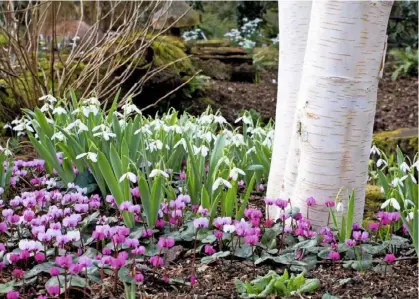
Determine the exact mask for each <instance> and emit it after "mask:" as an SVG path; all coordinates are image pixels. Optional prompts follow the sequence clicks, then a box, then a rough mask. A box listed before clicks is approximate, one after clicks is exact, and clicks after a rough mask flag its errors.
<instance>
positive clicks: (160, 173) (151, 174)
mask: <svg viewBox="0 0 419 299" xmlns="http://www.w3.org/2000/svg"><path fill="white" fill-rule="evenodd" d="M157 175H162V176H164V177H165V178H168V177H169V175H168V174H167V173H166V172H164V171H163V170H160V169H153V170H152V171H151V173H150V178H152V177H155V176H157Z"/></svg>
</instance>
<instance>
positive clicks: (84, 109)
mask: <svg viewBox="0 0 419 299" xmlns="http://www.w3.org/2000/svg"><path fill="white" fill-rule="evenodd" d="M81 110H82V112H83V114H84V116H86V117H89V114H90V113H93V115H95V116H96V115H97V114H98V113H99V108H98V107H97V106H95V105H89V106H84V107H82V108H81Z"/></svg>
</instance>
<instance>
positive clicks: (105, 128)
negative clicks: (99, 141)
mask: <svg viewBox="0 0 419 299" xmlns="http://www.w3.org/2000/svg"><path fill="white" fill-rule="evenodd" d="M99 130H101V131H108V130H110V128H109V127H108V126H106V125H104V124H100V125H98V126H96V127H94V128H93V129H92V132H96V131H99Z"/></svg>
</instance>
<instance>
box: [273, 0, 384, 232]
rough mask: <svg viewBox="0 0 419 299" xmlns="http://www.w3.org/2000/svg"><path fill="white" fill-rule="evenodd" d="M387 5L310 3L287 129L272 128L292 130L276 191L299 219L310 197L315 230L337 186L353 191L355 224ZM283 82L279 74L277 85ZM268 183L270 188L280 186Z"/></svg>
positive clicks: (364, 177)
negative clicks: (287, 198)
mask: <svg viewBox="0 0 419 299" xmlns="http://www.w3.org/2000/svg"><path fill="white" fill-rule="evenodd" d="M391 6H392V2H384V1H316V0H315V1H314V2H313V6H312V13H311V20H310V29H309V34H308V42H307V50H306V56H305V59H304V67H303V74H302V79H301V86H300V90H299V94H298V104H297V111H296V114H295V115H296V117H295V121H294V127H293V128H291V130H290V129H289V128H283V129H282V128H279V130H280V132H278V134H283V133H284V130H286V131H291V132H292V133H293V136H292V142H291V147H290V150H289V154H288V158H287V166H286V170H285V172H286V173H285V182H284V187H285V192H284V194H285V195H288V196H290V197H291V200H292V203H293V205H294V206H298V207H299V208H300V209H301V211H302V213H303V215H305V214H306V207H307V206H306V203H305V200H306V198H307V197H310V196H313V197H314V198H316V200H317V206H315V207H311V208H310V220H312V223H313V227H315V228H319V227H321V226H325V225H326V222H327V218H328V211H327V209H326V208H325V207H324V203H325V202H326V201H327V200H334V199H335V196H336V194H337V192H338V190H339V189H340V188H341V187H344V188H345V189H346V190H348V191H349V192H350V191H351V190H354V191H355V196H356V200H355V219H354V221H355V223H360V222H361V221H362V215H363V209H364V201H365V185H366V182H367V175H368V173H367V171H368V159H369V149H370V146H371V141H372V130H373V122H374V116H375V107H376V100H377V87H378V77H379V73H380V65H381V61H382V57H383V54H384V53H383V52H384V47H385V40H386V29H387V22H388V18H389V14H390V10H391ZM281 35H282V30H281ZM280 68H281V66H280ZM280 75H281V74H280ZM283 80H284V78H283V77H279V84H284V82H283ZM279 100H280V101H281V98H279ZM280 109H282V108H280ZM282 113H284V112H283V111H282ZM297 132H298V133H297ZM294 133H295V134H294ZM287 136H288V138H289V135H287ZM274 149H275V151H274V155H277V154H278V152H279V150H278V148H274ZM273 167H275V164H273ZM269 184H270V185H274V186H275V187H274V186H272V187H271V188H277V185H279V184H280V183H279V181H277V180H273V181H269ZM268 188H269V186H268ZM268 190H269V189H268ZM344 206H346V205H345V203H344Z"/></svg>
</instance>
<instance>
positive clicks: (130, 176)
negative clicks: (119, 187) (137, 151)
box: [119, 172, 137, 184]
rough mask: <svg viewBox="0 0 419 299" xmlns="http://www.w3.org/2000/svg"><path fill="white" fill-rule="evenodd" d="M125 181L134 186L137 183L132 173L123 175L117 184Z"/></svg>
mask: <svg viewBox="0 0 419 299" xmlns="http://www.w3.org/2000/svg"><path fill="white" fill-rule="evenodd" d="M125 179H129V180H130V181H131V182H133V183H134V184H135V183H136V182H137V176H136V175H135V174H134V173H132V172H127V173H124V174H123V175H122V176H121V177H120V178H119V182H120V183H122V182H123V181H124V180H125Z"/></svg>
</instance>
